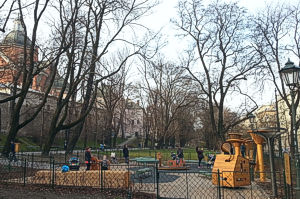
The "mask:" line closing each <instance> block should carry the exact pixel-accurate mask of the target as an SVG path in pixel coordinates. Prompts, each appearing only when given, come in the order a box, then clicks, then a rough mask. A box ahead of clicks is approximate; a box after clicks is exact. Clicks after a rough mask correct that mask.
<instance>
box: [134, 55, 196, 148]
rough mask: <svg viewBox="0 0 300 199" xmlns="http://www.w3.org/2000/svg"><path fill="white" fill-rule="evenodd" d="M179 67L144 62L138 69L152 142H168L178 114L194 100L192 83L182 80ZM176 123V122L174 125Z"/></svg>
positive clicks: (175, 129)
mask: <svg viewBox="0 0 300 199" xmlns="http://www.w3.org/2000/svg"><path fill="white" fill-rule="evenodd" d="M183 70H184V69H182V68H180V67H178V66H175V65H173V64H168V63H166V64H165V63H163V62H162V61H158V62H149V63H147V62H144V64H143V68H141V69H140V71H141V74H142V75H143V76H144V79H145V83H144V85H143V86H142V88H143V89H144V92H145V93H146V96H147V98H148V102H147V106H148V107H147V108H146V109H145V110H146V111H147V114H146V115H147V119H149V118H151V125H150V129H151V132H152V144H153V143H155V142H158V144H159V146H160V147H163V146H167V145H169V142H170V140H171V139H173V140H174V139H175V136H176V132H177V131H178V128H177V127H178V124H179V121H177V120H178V118H179V117H178V114H180V112H182V110H183V109H188V107H191V106H193V105H194V103H195V101H196V100H195V99H196V97H195V96H196V94H195V92H194V90H193V89H191V82H190V81H189V80H187V79H184V73H183ZM176 122H177V125H176Z"/></svg>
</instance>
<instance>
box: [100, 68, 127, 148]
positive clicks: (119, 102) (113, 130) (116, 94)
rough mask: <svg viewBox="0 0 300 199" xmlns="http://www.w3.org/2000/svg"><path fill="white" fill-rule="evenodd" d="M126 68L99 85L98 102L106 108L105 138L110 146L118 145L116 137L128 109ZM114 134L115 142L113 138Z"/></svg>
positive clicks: (104, 141)
mask: <svg viewBox="0 0 300 199" xmlns="http://www.w3.org/2000/svg"><path fill="white" fill-rule="evenodd" d="M126 74H127V72H126V70H125V68H122V71H121V72H120V73H119V74H117V75H115V76H113V77H110V78H108V79H106V80H105V81H103V82H101V84H100V85H99V87H98V89H99V91H100V92H99V95H98V96H100V98H99V100H97V104H99V105H100V106H101V107H103V108H104V111H105V116H104V123H105V125H104V130H103V131H104V132H103V133H104V136H103V137H104V138H105V139H104V140H103V143H105V144H106V145H108V146H113V147H115V146H116V139H117V137H118V134H119V132H120V128H121V125H123V123H124V121H123V120H124V114H125V109H126V99H125V93H124V92H125V89H126V84H125V80H126ZM112 136H113V142H112V140H111V138H112Z"/></svg>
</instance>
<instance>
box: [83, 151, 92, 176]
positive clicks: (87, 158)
mask: <svg viewBox="0 0 300 199" xmlns="http://www.w3.org/2000/svg"><path fill="white" fill-rule="evenodd" d="M84 159H85V164H86V170H87V171H88V170H90V167H91V159H92V154H91V148H90V147H87V148H86V149H85V154H84Z"/></svg>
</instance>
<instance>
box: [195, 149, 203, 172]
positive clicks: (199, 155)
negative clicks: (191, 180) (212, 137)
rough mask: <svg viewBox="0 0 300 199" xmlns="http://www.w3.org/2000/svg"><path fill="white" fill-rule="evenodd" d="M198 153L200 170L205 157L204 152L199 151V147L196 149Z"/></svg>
mask: <svg viewBox="0 0 300 199" xmlns="http://www.w3.org/2000/svg"><path fill="white" fill-rule="evenodd" d="M196 152H197V156H198V161H199V162H198V168H200V167H201V161H202V159H203V158H204V155H203V150H201V149H199V147H198V146H197V147H196Z"/></svg>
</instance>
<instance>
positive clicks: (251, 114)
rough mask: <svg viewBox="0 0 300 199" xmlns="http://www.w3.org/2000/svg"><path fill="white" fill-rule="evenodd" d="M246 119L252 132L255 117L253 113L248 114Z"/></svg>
mask: <svg viewBox="0 0 300 199" xmlns="http://www.w3.org/2000/svg"><path fill="white" fill-rule="evenodd" d="M248 119H249V121H250V124H251V128H252V130H253V125H254V120H255V115H254V114H253V113H249V114H248Z"/></svg>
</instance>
